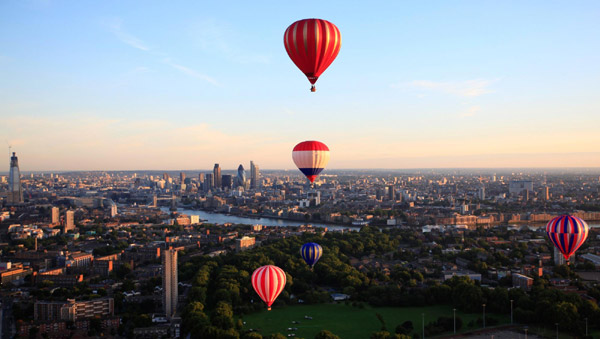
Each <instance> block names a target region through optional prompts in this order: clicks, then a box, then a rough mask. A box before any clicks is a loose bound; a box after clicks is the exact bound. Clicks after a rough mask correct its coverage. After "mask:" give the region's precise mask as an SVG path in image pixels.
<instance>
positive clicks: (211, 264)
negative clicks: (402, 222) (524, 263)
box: [180, 227, 600, 338]
mask: <svg viewBox="0 0 600 339" xmlns="http://www.w3.org/2000/svg"><path fill="white" fill-rule="evenodd" d="M310 241H314V242H317V243H319V244H321V246H322V247H323V249H324V254H323V256H322V258H321V260H320V261H319V262H318V264H317V265H315V268H314V271H311V270H310V269H309V267H308V266H307V265H306V264H305V263H304V261H303V260H302V259H301V258H300V256H299V249H300V247H301V245H302V244H303V243H306V242H310ZM419 243H420V240H419V239H418V238H417V237H416V236H415V233H413V232H411V231H400V230H392V231H385V232H380V231H379V230H378V229H376V228H373V227H365V228H363V229H362V230H361V232H349V233H327V234H326V235H324V236H320V235H311V234H304V235H302V236H295V237H290V238H285V239H281V240H277V241H273V242H271V243H268V244H263V246H261V247H258V248H255V249H252V250H249V251H245V252H241V253H231V254H227V255H224V256H220V257H212V258H211V257H195V258H193V259H192V260H190V261H188V262H186V263H185V264H183V265H182V266H181V267H180V277H181V280H187V279H192V285H193V287H192V288H191V291H190V292H189V295H188V304H187V306H186V308H185V310H184V312H183V331H184V332H186V333H187V332H189V333H191V334H192V337H196V338H239V337H240V336H241V337H242V338H244V337H247V338H257V337H258V336H259V334H257V333H252V334H248V333H243V331H242V324H241V321H234V319H236V317H234V315H243V314H245V313H249V312H254V311H257V310H260V309H263V308H264V307H265V306H264V304H263V303H262V301H261V300H260V298H259V297H258V296H257V295H256V293H255V292H254V290H253V288H252V285H251V282H250V277H251V275H252V272H253V271H254V270H255V269H256V268H258V267H260V266H263V265H269V264H271V265H277V266H279V267H281V268H282V269H283V270H284V271H285V272H286V274H287V284H286V287H285V289H284V291H283V292H282V293H281V295H280V296H279V298H278V299H277V301H276V302H275V304H274V305H273V307H274V308H277V307H281V306H283V305H285V304H293V303H297V302H298V300H300V299H301V300H303V302H304V303H324V302H329V301H331V298H330V296H329V292H330V291H331V290H335V291H340V292H343V293H346V294H349V295H350V296H351V299H352V300H353V301H363V302H368V303H369V304H371V305H373V306H426V305H436V304H448V305H452V306H453V307H455V308H457V309H459V310H461V311H463V312H481V309H482V305H483V304H484V303H485V304H486V305H487V306H486V310H487V311H488V312H491V313H504V314H507V313H509V312H510V300H513V301H514V305H513V306H514V317H515V321H517V322H523V323H528V324H532V323H541V324H545V325H552V326H553V325H554V323H557V322H558V323H559V324H560V328H561V329H563V330H567V331H570V332H572V333H576V334H578V335H581V334H582V333H584V331H585V329H584V319H585V318H588V320H589V324H600V311H599V310H598V307H597V306H596V304H594V303H593V302H591V301H588V300H585V299H583V298H581V297H580V296H579V295H576V294H565V293H563V292H561V291H557V290H554V289H550V288H548V280H546V279H544V278H538V279H536V280H535V284H534V287H533V289H532V291H531V292H530V293H526V292H525V291H523V290H521V289H510V290H508V289H506V288H504V287H497V288H494V289H491V288H487V287H481V286H480V285H479V284H478V283H476V282H474V281H472V280H470V279H468V278H453V279H451V280H448V281H446V282H444V283H443V284H440V283H438V282H436V281H433V280H428V279H427V275H425V276H424V274H423V273H422V272H420V271H419V270H416V269H412V268H409V265H403V264H395V265H394V266H393V268H392V269H391V270H390V272H389V275H388V274H384V273H383V272H382V270H381V269H380V268H379V267H373V266H369V265H365V266H364V267H362V268H361V270H358V269H357V268H355V267H353V266H352V265H351V264H350V261H351V258H357V259H359V258H363V257H365V256H370V257H374V258H380V259H381V260H394V262H401V260H402V258H403V257H406V259H407V260H408V259H415V258H416V257H415V256H431V255H432V254H430V253H427V252H425V254H407V252H406V251H404V250H400V249H399V245H400V244H411V245H413V246H418V245H419ZM421 253H423V252H421ZM498 259H500V261H502V258H494V259H493V260H498ZM404 263H406V262H404ZM561 269H562V270H567V271H568V268H561ZM566 274H570V272H566ZM325 287H326V288H325ZM598 293H599V294H600V292H598ZM447 326H448V324H447V319H442V320H439V322H438V323H434V324H431V333H433V332H439V331H441V330H442V329H443V330H447Z"/></svg>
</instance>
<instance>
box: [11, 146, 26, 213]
mask: <svg viewBox="0 0 600 339" xmlns="http://www.w3.org/2000/svg"><path fill="white" fill-rule="evenodd" d="M7 201H8V204H10V205H16V204H20V203H22V202H23V189H22V188H21V172H20V171H19V159H18V158H17V156H16V155H15V152H13V154H12V157H10V173H9V177H8V199H7Z"/></svg>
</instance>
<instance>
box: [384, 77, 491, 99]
mask: <svg viewBox="0 0 600 339" xmlns="http://www.w3.org/2000/svg"><path fill="white" fill-rule="evenodd" d="M494 82H496V80H486V79H473V80H465V81H431V80H415V81H411V82H409V83H401V84H392V85H391V86H392V87H394V88H412V89H420V90H427V91H435V92H440V93H446V94H451V95H456V96H460V97H477V96H480V95H483V94H487V93H492V92H493V91H492V90H491V89H490V86H491V85H492V84H493V83H494Z"/></svg>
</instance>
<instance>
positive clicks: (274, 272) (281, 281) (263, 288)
mask: <svg viewBox="0 0 600 339" xmlns="http://www.w3.org/2000/svg"><path fill="white" fill-rule="evenodd" d="M285 282H286V278H285V272H284V271H283V270H282V269H281V268H279V267H277V266H273V265H266V266H262V267H259V268H257V269H256V270H255V271H254V273H252V287H254V290H255V291H256V293H257V294H258V296H259V297H260V298H261V299H262V300H263V301H264V302H265V304H267V307H268V308H267V309H268V310H269V311H270V310H271V305H273V302H274V301H275V299H277V297H278V296H279V293H281V291H283V288H284V287H285Z"/></svg>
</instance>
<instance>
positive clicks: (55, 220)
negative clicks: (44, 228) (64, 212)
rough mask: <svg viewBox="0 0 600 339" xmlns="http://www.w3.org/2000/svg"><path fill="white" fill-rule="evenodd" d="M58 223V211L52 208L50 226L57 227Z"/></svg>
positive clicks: (56, 208)
mask: <svg viewBox="0 0 600 339" xmlns="http://www.w3.org/2000/svg"><path fill="white" fill-rule="evenodd" d="M59 222H60V210H59V208H58V207H52V225H58V223H59Z"/></svg>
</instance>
